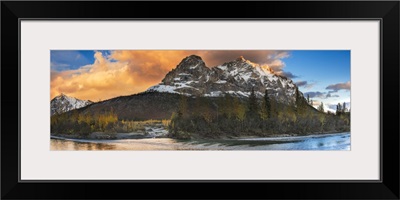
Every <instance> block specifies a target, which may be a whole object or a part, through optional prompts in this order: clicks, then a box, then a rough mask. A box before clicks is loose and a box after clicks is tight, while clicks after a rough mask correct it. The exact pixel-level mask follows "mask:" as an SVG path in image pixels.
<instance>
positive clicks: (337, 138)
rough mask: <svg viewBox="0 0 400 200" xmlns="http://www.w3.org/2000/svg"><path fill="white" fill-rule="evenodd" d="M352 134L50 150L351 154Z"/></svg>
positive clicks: (66, 144) (56, 145)
mask: <svg viewBox="0 0 400 200" xmlns="http://www.w3.org/2000/svg"><path fill="white" fill-rule="evenodd" d="M350 142H351V137H350V133H349V132H345V133H337V134H326V135H311V136H298V137H273V138H270V137H267V138H242V139H217V140H211V139H199V140H189V141H188V140H185V141H180V140H175V139H171V138H148V139H119V140H84V139H60V138H58V139H56V138H52V139H51V141H50V149H51V150H56V151H57V150H69V151H87V150H89V151H93V150H145V151H148V150H150V151H151V150H316V151H319V150H350Z"/></svg>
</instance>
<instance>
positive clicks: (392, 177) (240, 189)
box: [1, 1, 400, 199]
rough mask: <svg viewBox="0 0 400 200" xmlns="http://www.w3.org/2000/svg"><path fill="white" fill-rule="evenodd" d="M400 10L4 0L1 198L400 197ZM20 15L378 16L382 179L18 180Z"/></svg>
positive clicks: (313, 4)
mask: <svg viewBox="0 0 400 200" xmlns="http://www.w3.org/2000/svg"><path fill="white" fill-rule="evenodd" d="M228 4H229V7H227V5H228ZM154 7H161V8H165V10H164V11H163V12H159V11H155V10H154V9H153V8H154ZM167 8H168V9H167ZM228 8H229V9H228ZM399 8H400V3H399V2H398V1H352V2H346V1H305V2H300V1H293V2H291V1H281V2H276V1H255V2H241V1H231V2H227V1H221V2H211V1H204V2H186V1H185V2H182V1H175V2H167V1H160V2H154V1H148V2H138V1H119V2H106V1H87V2H79V1H70V2H66V1H60V2H53V1H26V2H24V1H2V2H1V47H2V48H1V50H2V51H1V83H2V84H1V95H2V97H3V98H1V104H2V107H1V122H2V123H1V198H2V199H85V198H90V199H122V198H135V199H148V198H151V199H167V198H168V199H171V198H172V199H181V198H185V199H186V198H196V199H203V198H224V199H233V198H235V199H237V198H239V199H249V198H268V199H399V66H400V65H399V24H400V23H399ZM236 11H237V12H236ZM240 11H242V12H240ZM20 19H70V20H71V19H72V20H79V19H93V20H97V19H107V20H109V19H114V20H115V19H119V20H124V19H147V20H151V19H180V20H187V19H191V20H200V19H201V20H213V19H226V20H229V19H236V20H249V19H257V20H263V19H264V20H265V19H283V20H284V19H308V20H320V19H335V20H348V19H379V20H381V69H380V71H381V85H380V88H381V97H380V102H381V118H380V125H381V159H380V160H381V175H382V176H381V180H380V181H361V180H358V181H140V182H132V181H115V182H113V181H108V182H96V181H60V182H20V181H19V180H20V179H19V159H20V158H19V148H20V146H19V137H18V132H20V130H21V127H20V113H21V106H20V98H21V96H20V86H19V85H20V81H21V80H20V79H19V78H20V75H19V72H20V71H19V66H20V65H19V64H20V60H19V52H20V42H19V31H20V30H19V25H20ZM17 74H18V78H17ZM17 80H18V84H17V83H16V82H17ZM17 127H18V129H17ZM17 130H18V131H17ZM366 156H367V155H366ZM187 194H190V195H189V196H187Z"/></svg>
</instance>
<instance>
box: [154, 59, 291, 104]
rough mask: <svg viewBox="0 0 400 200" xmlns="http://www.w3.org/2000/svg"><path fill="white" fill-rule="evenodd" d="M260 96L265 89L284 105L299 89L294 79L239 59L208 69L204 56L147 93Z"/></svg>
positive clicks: (188, 61)
mask: <svg viewBox="0 0 400 200" xmlns="http://www.w3.org/2000/svg"><path fill="white" fill-rule="evenodd" d="M252 88H253V89H254V90H255V92H256V95H257V96H258V97H261V96H263V95H264V93H265V90H268V93H269V95H270V96H273V97H275V98H276V99H278V100H280V101H282V102H287V103H290V102H293V101H294V99H295V91H296V89H297V86H296V85H295V84H294V83H293V81H292V80H290V79H288V78H286V77H283V76H279V75H276V74H274V72H273V70H272V69H271V68H270V67H269V66H267V65H259V64H257V63H253V62H251V61H249V60H246V59H245V58H244V57H242V56H241V57H239V58H237V59H235V60H232V61H229V62H226V63H223V64H221V65H218V66H215V67H212V68H208V67H207V66H206V65H205V63H204V61H203V60H202V59H201V57H199V56H196V55H192V56H188V57H186V58H184V59H183V60H182V61H181V62H180V63H179V64H178V66H177V67H176V68H175V69H173V70H172V71H170V72H169V73H168V74H167V75H166V76H165V78H164V79H163V80H162V82H161V83H160V84H158V85H155V86H152V87H150V88H149V89H148V90H147V91H149V92H152V91H157V92H168V93H179V94H183V95H187V96H209V97H219V96H224V95H225V94H230V95H233V96H239V97H248V96H249V94H250V91H251V89H252Z"/></svg>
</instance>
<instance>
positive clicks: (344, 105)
mask: <svg viewBox="0 0 400 200" xmlns="http://www.w3.org/2000/svg"><path fill="white" fill-rule="evenodd" d="M345 112H346V102H343V113H345Z"/></svg>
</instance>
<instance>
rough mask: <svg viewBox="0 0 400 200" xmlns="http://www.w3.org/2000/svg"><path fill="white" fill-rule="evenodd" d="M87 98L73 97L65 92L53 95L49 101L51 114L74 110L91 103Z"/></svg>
mask: <svg viewBox="0 0 400 200" xmlns="http://www.w3.org/2000/svg"><path fill="white" fill-rule="evenodd" d="M92 103H93V102H92V101H89V100H80V99H77V98H75V97H69V96H67V95H65V94H60V95H58V96H56V97H54V98H53V99H52V100H51V102H50V111H51V113H50V114H51V115H54V114H61V113H64V112H67V111H70V110H75V109H78V108H82V107H85V106H88V105H90V104H92Z"/></svg>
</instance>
